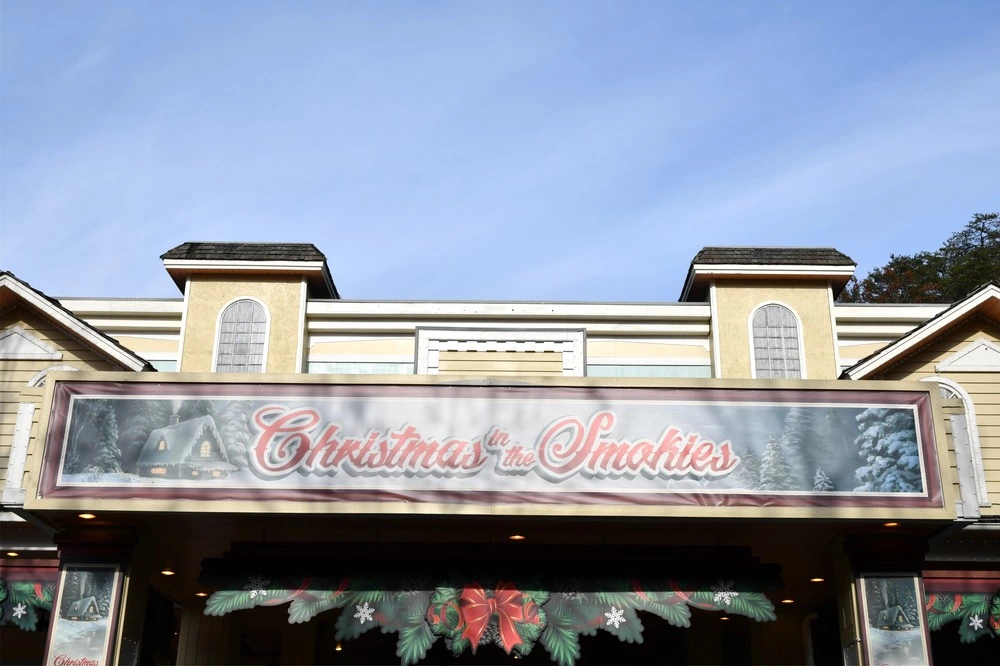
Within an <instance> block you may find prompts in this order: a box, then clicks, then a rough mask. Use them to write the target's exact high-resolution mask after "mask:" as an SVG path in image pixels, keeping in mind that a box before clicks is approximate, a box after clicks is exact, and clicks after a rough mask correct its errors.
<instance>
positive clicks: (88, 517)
mask: <svg viewBox="0 0 1000 666" xmlns="http://www.w3.org/2000/svg"><path fill="white" fill-rule="evenodd" d="M80 518H83V519H84V520H93V519H94V518H97V516H95V515H94V514H92V513H81V514H80Z"/></svg>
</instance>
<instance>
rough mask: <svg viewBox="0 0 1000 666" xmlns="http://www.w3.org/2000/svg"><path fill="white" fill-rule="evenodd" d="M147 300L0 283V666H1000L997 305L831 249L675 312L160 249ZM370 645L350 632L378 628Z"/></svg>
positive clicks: (278, 248) (741, 275) (733, 257)
mask: <svg viewBox="0 0 1000 666" xmlns="http://www.w3.org/2000/svg"><path fill="white" fill-rule="evenodd" d="M161 259H162V261H163V264H164V267H165V269H166V270H167V271H168V273H169V274H170V276H171V277H172V278H173V280H174V281H175V283H176V284H177V286H178V288H179V291H180V293H181V296H180V297H178V298H175V299H114V298H63V299H58V300H56V299H53V298H50V297H48V296H46V295H44V294H42V293H40V292H39V291H38V290H36V289H34V288H32V287H31V285H30V284H29V283H27V282H25V281H24V280H22V279H20V278H19V277H17V276H14V275H11V274H9V273H3V274H0V317H2V321H0V370H2V380H0V382H2V386H3V393H2V400H3V402H2V405H0V487H2V489H3V496H2V498H3V513H2V514H0V515H2V518H3V522H2V523H0V526H2V528H3V542H4V543H3V551H4V553H3V557H2V560H0V562H2V573H0V578H2V580H3V585H2V587H0V597H3V600H2V602H0V609H2V611H3V614H2V616H0V632H2V635H0V646H2V647H0V651H2V654H0V657H2V661H3V663H5V664H7V663H11V664H15V663H39V662H41V661H44V663H46V664H63V665H67V664H77V663H79V664H83V663H87V664H90V663H94V664H102V665H103V664H111V663H117V664H135V663H142V664H167V663H170V664H263V663H285V664H300V663H317V664H320V663H322V664H349V663H350V664H356V663H370V664H382V663H397V662H399V663H404V664H434V663H463V664H464V663H468V664H477V663H497V662H508V661H513V660H523V661H524V662H526V663H540V664H546V663H557V664H560V666H575V665H576V664H581V665H582V664H595V663H617V664H663V663H710V664H714V663H719V664H723V663H725V664H775V663H787V664H800V663H816V664H825V663H836V664H841V663H844V664H860V663H865V664H903V663H937V664H948V663H963V664H964V663H996V661H997V657H998V655H1000V647H998V646H1000V642H997V640H996V639H997V637H998V635H1000V596H998V591H1000V573H998V568H1000V567H998V564H1000V506H998V505H996V504H994V503H993V502H992V500H994V499H998V498H1000V285H998V284H997V283H986V284H984V286H983V287H982V288H980V289H979V290H977V291H976V292H974V293H972V294H970V295H969V296H968V297H967V298H965V299H963V300H962V301H960V302H958V303H954V304H951V305H917V304H894V305H845V304H838V303H837V302H836V296H837V294H838V293H839V291H840V289H842V288H843V286H844V284H845V283H846V282H847V280H848V279H849V278H850V277H851V276H852V275H853V272H854V268H855V265H854V263H853V262H852V261H851V260H850V259H849V258H848V257H847V256H845V255H843V254H842V253H840V252H838V251H836V250H833V249H830V248H705V249H703V250H702V251H701V252H699V253H698V255H697V256H696V257H695V258H694V260H693V261H692V263H691V265H690V268H689V271H688V274H687V278H686V280H685V284H684V288H683V291H682V294H681V296H680V299H679V300H678V301H677V302H671V303H531V302H478V303H474V302H447V301H441V302H412V301H407V302H403V301H398V302H393V301H351V300H345V299H342V298H341V297H340V295H339V293H338V291H337V288H336V286H335V285H334V282H333V279H332V277H331V274H330V271H329V268H328V265H327V261H326V258H325V256H324V255H323V254H322V253H321V252H320V251H319V250H318V249H317V248H316V247H315V246H312V245H308V244H237V243H185V244H183V245H181V246H179V247H177V248H174V249H172V250H170V251H168V252H167V253H166V254H164V255H163V256H162V257H161ZM373 629H377V631H373Z"/></svg>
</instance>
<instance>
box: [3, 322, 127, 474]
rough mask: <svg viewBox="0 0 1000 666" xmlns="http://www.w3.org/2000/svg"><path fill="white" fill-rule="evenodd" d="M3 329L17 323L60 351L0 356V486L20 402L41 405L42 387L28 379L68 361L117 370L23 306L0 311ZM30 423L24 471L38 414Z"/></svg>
mask: <svg viewBox="0 0 1000 666" xmlns="http://www.w3.org/2000/svg"><path fill="white" fill-rule="evenodd" d="M0 321H3V329H2V330H6V329H8V328H10V327H12V326H19V327H21V328H22V329H24V330H25V331H27V332H29V333H30V334H31V335H33V336H35V337H36V338H38V339H39V340H41V341H42V342H45V343H46V344H48V345H50V346H52V347H54V348H55V349H56V350H58V351H59V352H60V353H61V354H62V359H60V360H54V359H53V360H31V361H24V360H4V359H0V488H2V487H3V485H4V484H5V483H6V481H7V465H8V462H9V461H10V450H11V444H12V441H11V440H12V439H13V437H14V424H15V421H16V420H17V410H18V406H19V405H20V403H21V402H33V403H35V404H38V406H39V408H40V407H41V404H40V403H41V398H42V390H41V389H39V388H31V387H29V386H28V383H29V382H30V381H31V380H32V379H33V378H34V377H35V375H37V374H38V373H39V372H41V371H43V370H46V369H48V368H51V367H53V366H59V365H68V366H71V367H74V368H78V369H80V370H120V369H121V368H120V367H119V366H117V365H115V364H113V363H110V362H108V361H107V360H105V359H104V357H102V356H100V355H99V354H97V353H96V352H95V351H94V350H93V349H91V348H90V347H89V346H87V345H86V344H85V343H84V342H82V341H81V340H80V339H78V338H76V337H75V336H73V335H71V334H70V333H68V332H67V331H65V330H64V329H62V328H60V327H58V326H56V325H55V324H53V323H52V322H51V321H50V320H49V319H47V318H46V317H43V316H42V315H40V314H38V313H37V312H36V311H35V310H33V309H30V308H28V307H26V306H15V307H12V308H9V309H7V310H4V311H3V312H2V313H0ZM39 412H40V409H38V410H36V411H35V422H34V424H33V425H32V430H31V440H30V442H29V444H28V463H27V464H26V465H25V472H26V473H27V470H29V469H31V457H32V453H33V451H34V449H35V446H36V442H35V435H36V433H37V431H38V415H39Z"/></svg>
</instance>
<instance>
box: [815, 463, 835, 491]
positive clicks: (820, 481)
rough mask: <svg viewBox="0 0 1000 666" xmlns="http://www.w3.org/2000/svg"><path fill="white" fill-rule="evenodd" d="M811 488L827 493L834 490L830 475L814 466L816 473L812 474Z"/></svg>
mask: <svg viewBox="0 0 1000 666" xmlns="http://www.w3.org/2000/svg"><path fill="white" fill-rule="evenodd" d="M813 490H815V491H817V492H821V493H828V492H830V491H831V490H834V487H833V482H832V481H830V477H829V476H827V475H826V472H824V471H823V469H822V468H820V467H817V468H816V474H815V475H814V476H813Z"/></svg>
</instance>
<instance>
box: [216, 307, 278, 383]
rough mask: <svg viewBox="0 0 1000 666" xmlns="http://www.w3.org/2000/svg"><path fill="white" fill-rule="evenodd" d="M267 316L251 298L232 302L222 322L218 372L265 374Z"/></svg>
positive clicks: (217, 363)
mask: <svg viewBox="0 0 1000 666" xmlns="http://www.w3.org/2000/svg"><path fill="white" fill-rule="evenodd" d="M266 339H267V314H266V313H265V312H264V306H262V305H261V304H260V303H257V302H256V301H252V300H250V299H243V300H239V301H236V302H234V303H230V304H229V305H228V306H227V307H226V309H225V310H223V312H222V317H221V318H220V320H219V344H218V353H217V355H216V358H215V371H216V372H263V371H264V344H265V340H266Z"/></svg>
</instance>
